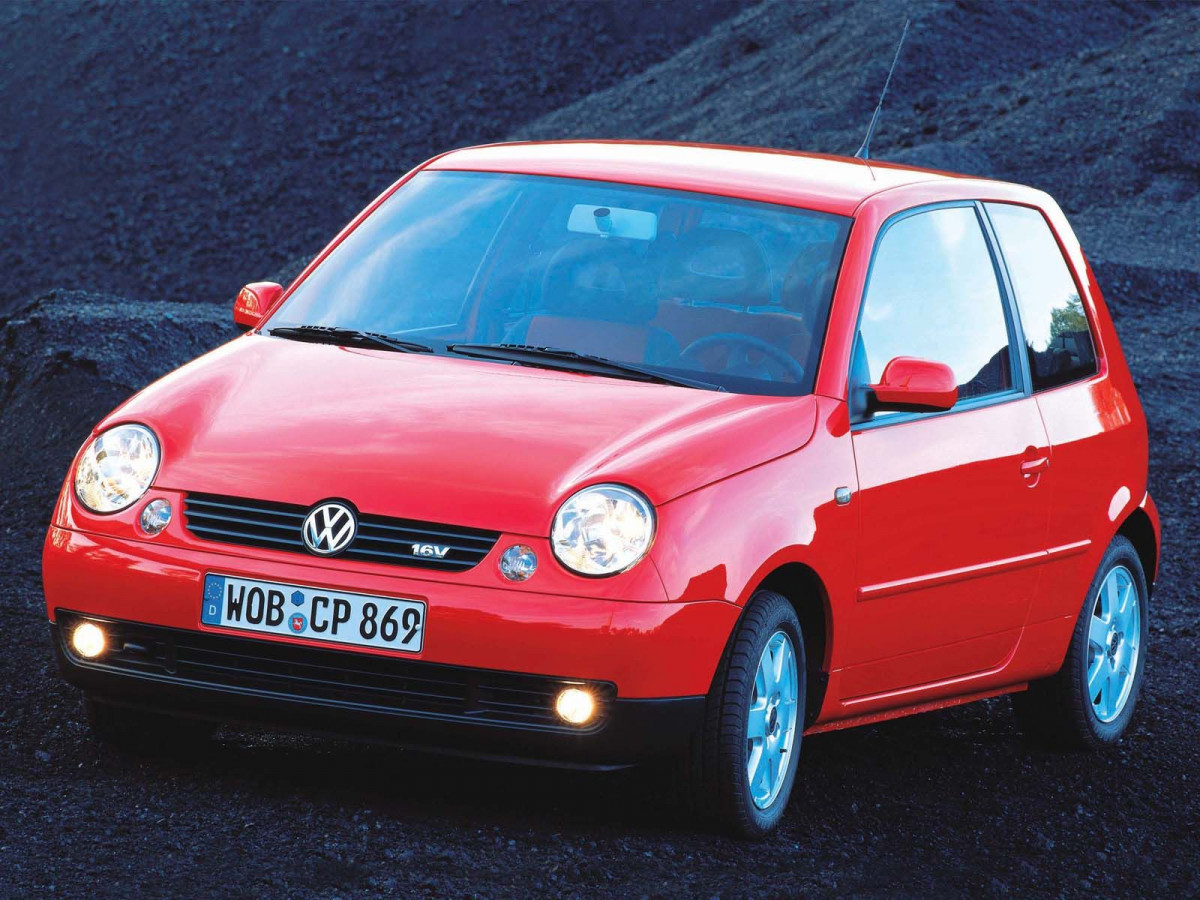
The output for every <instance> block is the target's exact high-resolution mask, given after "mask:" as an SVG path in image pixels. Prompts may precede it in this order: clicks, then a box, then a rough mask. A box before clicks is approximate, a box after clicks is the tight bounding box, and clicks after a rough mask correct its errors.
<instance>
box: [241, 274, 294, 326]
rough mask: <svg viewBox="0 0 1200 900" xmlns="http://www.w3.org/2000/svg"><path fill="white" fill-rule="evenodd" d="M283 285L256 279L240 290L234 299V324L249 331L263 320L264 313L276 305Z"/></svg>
mask: <svg viewBox="0 0 1200 900" xmlns="http://www.w3.org/2000/svg"><path fill="white" fill-rule="evenodd" d="M282 293H283V286H282V285H278V284H276V283H275V282H273V281H256V282H254V283H253V284H248V285H246V286H245V287H244V288H242V289H241V290H240V291H238V295H237V299H235V300H234V301H233V324H235V325H237V327H238V328H240V329H241V330H242V331H249V330H250V329H251V328H254V327H255V326H256V325H258V323H259V322H261V321H262V317H263V313H265V312H266V311H267V310H268V309H270V308H271V307H272V306H274V305H275V301H276V300H278V299H279V295H280V294H282Z"/></svg>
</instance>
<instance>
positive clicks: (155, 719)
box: [83, 696, 217, 753]
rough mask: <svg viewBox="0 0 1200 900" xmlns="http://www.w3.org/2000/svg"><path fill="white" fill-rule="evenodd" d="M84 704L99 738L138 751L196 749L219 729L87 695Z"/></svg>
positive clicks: (184, 751) (92, 727) (201, 722)
mask: <svg viewBox="0 0 1200 900" xmlns="http://www.w3.org/2000/svg"><path fill="white" fill-rule="evenodd" d="M83 706H84V711H85V712H86V713H87V720H88V725H89V726H91V729H92V734H93V735H95V736H96V738H97V739H99V740H100V741H101V742H103V743H106V744H113V745H115V746H117V747H121V748H122V749H124V750H132V751H134V752H139V753H186V752H193V751H196V750H199V749H200V748H202V747H203V746H204V745H205V744H206V743H207V742H208V740H209V739H210V738H211V737H212V736H213V732H215V731H216V729H217V726H216V723H215V722H208V721H205V720H203V719H187V718H183V717H180V716H172V715H169V714H167V713H159V712H151V711H149V710H144V709H131V708H129V707H126V706H117V705H115V704H112V703H106V702H105V701H103V700H100V699H97V698H95V697H90V696H88V697H84V700H83Z"/></svg>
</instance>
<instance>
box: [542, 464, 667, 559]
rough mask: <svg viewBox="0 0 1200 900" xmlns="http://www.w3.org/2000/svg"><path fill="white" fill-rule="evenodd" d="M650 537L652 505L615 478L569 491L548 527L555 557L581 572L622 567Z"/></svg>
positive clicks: (641, 551) (647, 545)
mask: <svg viewBox="0 0 1200 900" xmlns="http://www.w3.org/2000/svg"><path fill="white" fill-rule="evenodd" d="M653 540H654V507H652V506H651V505H650V501H649V500H647V499H646V498H645V497H643V496H642V495H641V494H639V493H638V492H637V491H635V490H633V489H632V488H627V487H623V486H621V485H619V484H598V485H595V486H593V487H590V488H584V489H583V490H582V491H580V492H579V493H577V494H574V495H572V496H571V497H568V498H567V500H566V502H565V503H563V505H562V506H560V507H559V509H558V514H557V515H555V517H554V527H553V528H552V529H551V531H550V544H551V546H552V547H553V548H554V555H555V556H556V557H558V561H559V562H561V563H562V564H563V565H564V566H566V567H567V568H568V569H570V570H571V571H573V572H578V573H579V574H580V575H616V574H617V573H618V572H624V571H625V570H626V569H629V568H631V567H632V566H634V565H635V564H636V563H637V562H638V560H640V559H641V558H642V557H643V556H645V555H646V551H647V550H649V549H650V543H651V541H653Z"/></svg>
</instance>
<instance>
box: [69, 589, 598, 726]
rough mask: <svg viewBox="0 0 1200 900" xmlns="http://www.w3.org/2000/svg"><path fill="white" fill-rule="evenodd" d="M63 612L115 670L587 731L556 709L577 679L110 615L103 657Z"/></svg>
mask: <svg viewBox="0 0 1200 900" xmlns="http://www.w3.org/2000/svg"><path fill="white" fill-rule="evenodd" d="M79 618H80V617H79V616H78V615H76V614H74V613H68V612H62V611H59V612H58V614H57V620H58V623H59V632H60V634H61V636H62V637H61V640H62V642H63V650H64V652H65V653H67V655H68V656H69V657H70V658H71V659H72V660H73V661H74V662H76V663H79V664H83V665H87V666H91V667H95V668H99V669H106V670H109V671H113V670H116V671H122V672H130V673H139V674H142V675H151V676H157V677H159V678H164V679H170V680H172V681H176V682H185V683H190V684H196V685H213V686H217V687H224V688H233V689H239V690H246V691H257V692H262V693H267V694H271V695H274V696H283V697H288V698H293V699H302V700H317V701H324V702H329V703H336V704H337V705H339V706H343V707H355V708H359V709H363V710H369V711H383V712H389V713H399V714H407V715H412V716H419V717H421V718H440V719H452V720H459V721H471V722H486V723H491V724H498V725H507V726H510V727H511V726H517V727H525V728H533V729H538V730H550V731H567V732H572V733H578V732H579V731H581V729H579V728H575V727H569V726H565V725H563V724H562V723H561V722H560V721H559V720H558V718H557V716H556V715H555V714H554V698H555V695H556V694H557V693H558V691H560V690H562V688H563V687H564V686H566V685H568V684H580V683H581V682H579V681H574V680H569V679H558V678H549V677H545V676H541V675H523V674H518V673H513V672H496V671H492V670H490V669H470V668H465V667H462V666H447V665H441V664H439V663H427V662H420V661H416V660H408V659H396V658H394V657H389V656H375V655H370V654H365V653H354V652H349V651H345V650H332V649H329V650H327V649H324V648H319V647H304V646H299V645H295V644H286V643H281V642H277V641H263V640H255V639H253V638H242V637H237V636H233V635H223V634H212V633H210V632H204V631H186V630H182V629H175V628H162V627H160V626H157V625H141V624H137V623H132V622H119V621H107V622H104V620H97V619H94V617H91V616H89V617H88V618H89V619H92V620H93V621H101V622H102V624H103V627H104V630H105V634H106V636H107V638H108V647H109V649H108V650H107V651H106V652H105V654H104V656H103V657H101V658H100V659H99V660H90V661H84V660H80V659H78V658H77V657H75V656H74V655H73V654H72V653H71V649H70V645H69V643H68V635H70V633H71V625H72V624H73V623H74V622H76V621H78V620H79ZM588 684H589V687H590V689H591V690H592V692H593V694H594V695H595V696H596V698H597V701H598V706H599V709H600V712H601V714H600V715H598V716H597V717H596V724H595V725H593V726H590V727H589V728H588V729H582V730H584V731H588V730H593V729H594V728H598V727H599V726H600V724H601V722H602V721H603V710H604V708H605V706H606V705H607V704H608V702H609V701H610V700H611V699H612V698H613V697H614V695H615V689H614V688H613V686H612V685H611V684H608V683H605V682H601V683H596V682H589V683H588Z"/></svg>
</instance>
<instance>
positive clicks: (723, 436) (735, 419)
mask: <svg viewBox="0 0 1200 900" xmlns="http://www.w3.org/2000/svg"><path fill="white" fill-rule="evenodd" d="M427 165H430V166H432V167H434V168H443V169H477V170H486V171H504V172H517V173H543V174H552V175H558V176H565V177H580V178H594V179H602V180H614V181H624V182H629V183H637V184H646V185H652V186H658V187H667V188H676V189H684V190H694V191H708V192H712V193H718V194H722V195H726V196H738V197H746V198H750V199H759V200H767V201H773V202H779V203H784V204H792V205H798V206H805V207H810V208H813V209H820V210H825V211H830V212H837V213H840V214H843V215H853V216H854V218H855V223H854V226H853V228H852V230H851V235H850V239H849V243H848V246H847V251H846V256H845V259H844V261H843V265H842V269H841V273H840V275H839V279H838V284H837V288H836V290H835V294H834V301H833V308H832V311H831V316H830V324H829V330H828V334H827V338H826V348H825V352H824V355H823V357H822V361H821V365H820V369H819V371H818V375H817V389H816V394H815V395H814V396H810V397H800V398H778V397H775V398H772V397H753V396H738V395H730V394H720V393H713V392H706V391H693V390H688V389H684V388H676V387H669V386H664V385H655V384H644V383H636V382H629V381H618V380H613V379H606V378H601V377H595V376H588V375H577V374H569V373H561V372H549V371H540V370H534V369H514V368H510V367H505V366H499V365H495V364H491V363H487V362H479V361H471V360H465V359H453V358H431V357H425V356H420V355H400V354H392V353H386V352H377V351H370V350H351V349H347V348H340V347H334V346H327V345H314V344H302V343H294V342H288V341H283V340H278V339H274V338H270V337H267V336H264V335H260V334H256V333H251V334H249V335H246V336H244V337H242V338H240V339H238V340H235V341H233V342H231V343H229V344H227V345H225V346H224V347H221V348H219V349H217V350H215V351H213V352H212V353H210V354H208V355H206V356H204V357H202V358H201V359H199V360H196V361H195V362H193V363H190V364H189V365H187V366H185V367H183V368H182V369H180V370H178V371H176V372H174V373H172V374H171V375H168V376H167V377H166V378H164V379H162V380H161V381H159V382H158V383H156V384H155V385H152V386H151V387H150V388H148V389H146V390H145V391H143V392H142V393H140V394H138V395H136V396H135V397H134V398H132V399H131V400H130V401H128V402H127V403H126V404H124V405H123V406H122V407H121V408H119V409H118V410H116V411H115V412H114V413H112V414H111V415H110V416H108V417H107V418H106V419H105V420H104V421H103V422H102V423H100V425H98V426H97V428H98V429H101V428H105V427H108V426H110V425H112V424H116V423H119V422H128V421H137V422H142V423H144V424H146V425H148V426H150V427H151V428H153V429H154V430H155V432H156V433H157V434H158V436H159V438H160V440H161V443H162V450H163V458H162V466H161V469H160V472H159V475H158V478H157V480H156V484H155V487H154V488H153V489H152V490H151V491H150V492H149V493H148V494H147V496H146V498H144V499H143V500H142V501H140V502H139V503H137V504H135V505H134V506H133V507H132V508H130V509H129V510H126V511H124V512H122V513H118V514H115V515H111V516H97V515H94V514H91V513H89V512H87V511H86V510H84V509H83V508H82V507H81V506H80V505H79V503H78V502H77V501H76V500H75V498H74V496H73V494H72V492H71V490H70V479H69V478H68V481H67V484H66V485H65V486H64V491H63V494H62V496H61V497H60V500H59V503H58V506H57V508H56V510H55V516H54V523H53V526H52V528H51V530H50V533H49V535H48V536H47V541H46V549H45V558H44V580H45V590H46V598H47V607H48V610H49V613H50V615H51V616H53V614H54V609H55V608H56V607H60V608H64V609H73V610H77V611H81V612H85V613H86V612H91V613H95V614H98V615H106V616H113V617H118V618H128V619H134V620H138V621H142V622H149V623H154V624H162V625H168V626H175V627H182V628H199V627H201V626H200V624H199V612H200V584H201V581H202V578H203V574H204V573H205V572H207V571H216V572H222V573H228V574H233V575H244V576H250V577H258V578H265V579H273V580H278V581H283V582H295V583H306V584H314V585H325V586H330V587H334V588H340V589H343V590H347V591H356V592H360V593H374V594H384V595H394V596H401V597H414V598H418V599H422V600H424V601H426V602H427V603H428V604H429V619H428V626H427V639H426V645H425V648H424V650H423V652H422V654H421V658H422V659H427V660H431V661H437V662H445V663H453V664H462V665H471V666H483V667H489V668H498V669H507V670H514V671H522V672H534V673H540V674H547V675H558V676H564V677H579V678H594V679H604V680H611V681H613V682H615V683H616V684H617V686H618V692H619V695H620V696H625V697H669V696H683V695H695V694H702V693H704V692H705V691H706V690H707V689H708V686H709V683H710V681H711V678H712V675H713V672H714V671H715V669H716V666H717V662H718V660H719V657H720V655H721V652H722V651H723V648H724V647H725V644H726V641H727V639H728V637H729V635H730V634H731V632H732V629H733V628H734V627H735V625H736V621H737V617H738V613H739V611H740V607H741V606H743V605H744V604H745V603H746V601H747V600H748V598H749V597H750V596H751V595H752V594H753V592H754V591H755V590H756V589H757V588H758V587H759V586H760V585H761V584H762V583H763V581H764V580H765V579H766V578H768V577H770V576H771V575H772V574H773V573H777V572H780V571H781V570H782V571H786V572H789V573H792V574H795V573H796V572H798V571H801V569H800V568H799V567H804V570H807V571H808V572H811V573H812V576H813V577H815V579H816V583H817V584H818V585H819V588H818V590H817V592H816V595H815V596H806V597H801V598H797V599H799V600H801V601H802V602H810V603H814V604H818V605H819V606H820V608H821V610H822V611H823V615H824V620H825V623H826V624H825V634H824V635H823V636H822V637H823V647H824V653H823V654H821V655H820V656H821V658H820V659H819V662H820V663H821V665H822V668H823V669H824V670H825V671H826V672H827V673H828V676H829V682H828V688H827V690H826V692H825V697H824V702H823V704H822V706H821V709H820V711H819V717H818V718H817V720H816V721H815V722H814V723H813V727H814V729H815V730H823V729H824V728H827V727H833V725H834V723H838V722H845V723H847V724H856V723H859V722H865V721H872V720H874V719H876V718H880V717H890V716H893V715H898V714H903V713H905V712H912V711H920V710H922V709H926V708H936V707H938V706H942V705H946V704H948V703H953V702H960V701H963V700H968V699H976V698H979V697H983V696H990V695H992V694H995V693H999V692H1003V691H1005V690H1012V689H1019V688H1020V687H1022V686H1023V685H1024V684H1025V683H1027V682H1028V681H1029V680H1030V679H1032V678H1036V677H1039V676H1041V675H1045V674H1047V673H1049V672H1052V671H1054V670H1055V669H1057V668H1058V666H1059V665H1060V664H1061V661H1062V659H1063V655H1064V653H1065V650H1066V646H1067V641H1068V639H1069V636H1070V632H1071V628H1072V626H1073V623H1074V619H1075V617H1076V616H1077V615H1078V613H1079V610H1080V608H1081V606H1082V603H1083V599H1084V592H1085V590H1086V587H1087V585H1088V583H1089V582H1090V580H1091V577H1092V574H1093V572H1094V570H1095V567H1096V565H1097V563H1098V560H1099V558H1100V555H1101V554H1102V553H1103V552H1104V548H1105V547H1106V546H1107V545H1108V543H1109V542H1110V541H1111V539H1112V537H1113V535H1114V534H1115V533H1116V532H1117V530H1118V529H1119V528H1120V527H1121V526H1122V524H1124V523H1125V521H1126V520H1127V519H1128V517H1129V516H1130V515H1132V514H1139V515H1140V514H1141V513H1139V512H1138V510H1143V511H1144V514H1145V515H1146V516H1147V517H1148V518H1149V520H1150V521H1151V523H1152V525H1153V527H1154V531H1155V533H1156V534H1157V529H1158V518H1157V514H1156V513H1155V511H1154V507H1153V503H1152V501H1150V500H1149V498H1148V495H1147V493H1146V468H1147V462H1146V460H1147V445H1146V441H1147V436H1146V423H1145V419H1144V416H1143V414H1142V411H1141V407H1140V405H1139V403H1138V399H1137V395H1136V393H1135V391H1134V387H1133V383H1132V379H1131V378H1130V375H1129V371H1128V368H1127V366H1126V363H1125V360H1124V357H1123V356H1122V354H1121V352H1120V348H1119V345H1118V342H1117V338H1116V335H1115V333H1114V331H1113V326H1112V321H1111V319H1110V317H1109V315H1108V312H1107V310H1106V309H1105V306H1104V302H1103V299H1102V297H1101V294H1100V291H1099V288H1098V287H1097V285H1096V283H1095V280H1094V278H1093V277H1092V275H1091V272H1090V269H1089V268H1088V267H1087V264H1086V261H1085V259H1084V257H1083V254H1082V252H1081V251H1080V249H1079V246H1078V243H1077V242H1076V240H1075V238H1074V235H1073V234H1072V232H1071V230H1070V228H1069V226H1068V225H1067V223H1066V220H1065V218H1064V217H1063V216H1062V213H1061V212H1060V211H1059V209H1058V207H1057V205H1056V204H1055V203H1054V201H1053V200H1051V199H1050V198H1049V197H1048V196H1046V195H1045V194H1043V193H1041V192H1038V191H1034V190H1031V189H1029V188H1024V187H1020V186H1016V185H1009V184H1001V183H997V182H988V181H980V180H974V179H969V178H957V177H947V176H945V175H942V174H939V173H929V172H922V171H920V170H912V169H906V168H903V167H895V166H887V165H881V164H876V163H871V164H870V165H867V164H865V163H863V162H862V161H857V160H837V159H834V158H831V157H810V156H804V155H798V154H787V153H777V152H755V151H748V150H744V149H736V148H714V147H695V146H692V147H688V146H677V145H664V144H632V143H603V142H580V143H566V144H556V145H537V144H518V145H504V146H498V147H493V148H475V149H470V150H465V151H458V152H455V153H451V154H447V155H444V156H442V157H439V158H437V159H435V160H433V161H431V162H430V163H428V164H427ZM410 175H411V173H410ZM407 177H408V176H406V178H407ZM404 180H405V179H401V181H400V182H398V183H397V184H396V185H394V186H393V187H392V188H390V189H389V191H388V192H385V195H384V196H386V195H387V194H388V193H390V192H391V191H394V190H397V189H403V182H404ZM961 199H975V200H1002V201H1007V202H1015V203H1022V204H1026V205H1030V206H1034V207H1037V208H1039V209H1042V210H1043V211H1044V212H1045V213H1046V214H1047V217H1048V219H1049V221H1050V222H1051V224H1052V226H1053V229H1054V230H1055V232H1056V234H1057V237H1058V239H1059V241H1060V242H1061V244H1062V247H1063V249H1064V252H1065V253H1066V255H1067V258H1068V260H1069V261H1070V263H1071V266H1072V268H1073V270H1074V274H1075V276H1076V278H1077V280H1078V282H1079V286H1080V291H1081V296H1082V297H1083V300H1084V306H1085V309H1086V311H1087V314H1088V317H1089V319H1090V320H1091V322H1092V324H1093V327H1094V329H1095V332H1096V340H1097V351H1098V355H1099V358H1100V371H1099V372H1098V374H1096V375H1095V376H1094V377H1092V378H1090V379H1087V380H1086V381H1082V382H1078V383H1075V384H1071V385H1066V386H1064V387H1060V388H1056V389H1054V390H1051V391H1047V392H1045V393H1041V394H1037V395H1035V396H1025V397H1018V398H1016V399H1014V400H1012V401H1010V402H1006V403H1001V404H996V405H993V406H988V407H984V408H980V409H975V410H969V411H960V412H952V413H950V414H946V415H938V416H931V417H928V418H923V419H921V420H918V421H913V422H909V423H907V424H895V425H890V426H887V427H878V428H870V429H862V428H858V429H855V428H852V427H851V426H850V424H849V418H848V413H847V407H846V403H845V400H846V393H847V390H846V388H847V369H848V363H849V356H850V349H851V345H852V338H853V333H854V329H855V323H856V321H857V317H858V307H859V302H860V299H861V297H862V293H863V287H864V283H865V277H866V272H867V267H868V264H869V261H870V256H871V250H872V247H873V245H874V241H875V237H876V235H877V234H878V232H879V229H880V227H881V225H882V224H883V223H884V222H885V221H886V220H887V218H888V217H889V216H891V215H893V214H895V213H897V212H900V211H903V210H906V209H909V208H912V207H914V206H919V205H923V204H928V203H935V202H940V201H946V200H961ZM378 202H379V201H376V203H374V204H372V206H370V207H368V209H367V210H365V211H364V213H363V214H362V215H360V217H359V218H358V219H356V220H355V221H354V222H352V223H351V224H350V225H349V226H347V229H346V230H344V231H343V233H342V234H341V235H339V236H338V238H336V239H335V240H334V241H333V242H332V243H331V244H330V248H332V247H333V246H335V245H336V243H337V242H338V241H339V240H340V239H341V238H342V237H344V236H345V234H346V233H348V232H349V231H350V230H351V229H353V228H354V227H355V225H356V224H357V223H358V222H359V221H361V219H362V217H363V216H365V215H368V214H369V213H370V212H371V210H373V209H374V207H375V206H376V205H377V204H378ZM330 248H327V249H326V251H325V252H324V253H323V254H322V255H321V257H318V259H317V260H316V261H314V265H316V264H319V261H320V259H321V258H323V256H324V255H325V253H328V250H329V249H330ZM311 268H312V266H310V269H309V270H306V274H307V271H310V270H311ZM304 277H305V275H301V279H303V278H304ZM285 293H286V292H285ZM403 384H420V386H421V390H420V391H405V390H398V389H388V390H383V389H381V385H403ZM602 481H616V482H621V483H625V484H629V485H631V486H633V487H635V488H637V489H638V490H640V491H642V492H643V493H645V494H646V496H647V497H649V498H650V500H651V501H652V502H653V503H654V504H655V505H656V507H657V511H658V532H657V536H656V540H655V543H654V546H653V548H652V550H651V553H650V556H649V558H648V559H647V560H646V561H643V562H642V563H641V564H639V565H637V566H635V567H634V568H633V569H631V570H630V571H628V572H626V573H624V574H621V575H618V576H615V577H613V578H606V579H589V578H582V577H579V576H576V575H573V574H571V573H569V572H567V571H566V570H564V569H563V568H562V567H561V566H559V565H558V564H557V563H556V562H555V561H554V559H553V557H552V555H551V553H550V548H549V542H548V537H547V536H548V534H549V530H550V524H551V520H552V517H553V515H554V512H555V510H556V509H557V507H558V505H559V503H560V502H561V501H562V500H563V499H564V498H565V497H567V496H569V495H570V494H571V493H573V492H574V491H576V490H578V489H579V488H581V487H583V486H586V485H588V484H592V483H598V482H602ZM839 487H846V488H849V489H850V490H851V491H852V499H851V502H850V503H848V504H845V505H839V504H837V503H836V502H835V501H834V491H835V489H836V488H839ZM187 491H197V492H211V493H218V494H227V495H235V496H245V497H253V498H259V499H269V500H277V501H283V502H289V503H298V504H311V503H315V502H316V501H318V500H322V499H327V498H331V497H339V498H345V499H348V500H351V501H352V502H354V503H355V505H356V506H357V507H358V508H359V509H360V510H362V511H364V512H370V513H377V514H382V515H393V516H400V517H404V518H411V519H421V520H428V521H434V522H439V521H440V522H449V523H454V524H458V525H466V526H475V527H481V528H489V529H493V530H497V531H501V532H502V533H503V535H502V537H501V539H500V541H499V543H498V544H497V546H496V548H495V549H494V550H493V551H492V553H491V554H490V555H489V556H488V558H486V559H485V560H484V561H483V562H482V563H480V564H479V565H478V566H476V567H475V568H474V569H472V570H470V571H467V572H464V573H457V574H450V573H440V572H436V571H429V570H423V569H412V568H403V567H398V566H391V565H380V564H372V563H360V562H345V561H341V562H339V561H337V560H329V559H319V558H316V557H309V556H304V555H300V554H295V553H285V552H277V551H269V550H259V549H252V548H246V547H237V546H233V545H222V544H213V543H210V542H207V541H203V540H199V539H197V538H195V537H193V536H191V535H190V534H189V533H188V532H187V531H186V530H185V529H184V528H183V527H182V523H181V515H180V512H181V504H182V498H183V495H184V493H185V492H187ZM155 497H167V498H168V499H171V500H172V502H173V503H174V504H175V508H176V511H177V513H176V517H175V521H173V522H172V524H171V526H170V527H169V528H168V529H167V531H166V532H164V533H163V534H162V535H159V536H158V537H156V538H154V539H150V538H147V537H146V536H145V535H142V534H141V533H140V532H139V531H138V530H137V526H136V517H137V514H138V513H139V512H140V510H141V507H142V506H143V505H144V503H145V502H148V501H149V500H150V499H154V498H155ZM518 540H519V541H520V542H521V543H527V544H529V545H531V546H532V547H533V548H534V549H535V550H536V552H537V553H538V555H539V558H540V560H541V566H540V567H539V570H538V572H537V574H536V575H535V576H534V577H533V578H532V579H531V580H530V581H529V582H527V583H525V584H522V585H512V584H510V583H508V582H506V581H504V580H503V579H502V578H501V577H500V575H499V573H498V571H497V568H496V559H497V556H498V555H499V553H500V552H501V551H502V550H503V549H504V548H505V547H507V546H508V545H509V544H510V543H513V542H516V541H518ZM782 567H790V568H788V569H782ZM271 639H275V640H285V641H287V640H294V641H296V642H299V643H305V641H303V640H302V639H298V638H297V639H294V638H289V637H286V636H285V637H279V638H271ZM362 652H381V651H372V650H364V651H362Z"/></svg>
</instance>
